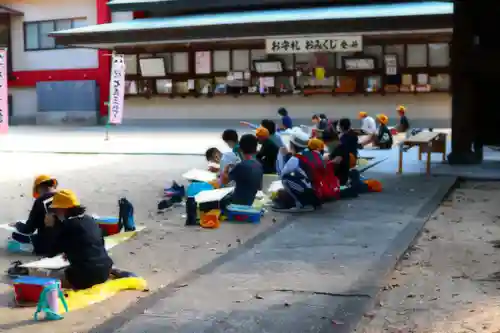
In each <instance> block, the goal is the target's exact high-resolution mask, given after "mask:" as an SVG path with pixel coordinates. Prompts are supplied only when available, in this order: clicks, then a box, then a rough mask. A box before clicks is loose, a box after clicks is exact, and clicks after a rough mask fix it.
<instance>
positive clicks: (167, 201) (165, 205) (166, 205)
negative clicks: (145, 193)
mask: <svg viewBox="0 0 500 333" xmlns="http://www.w3.org/2000/svg"><path fill="white" fill-rule="evenodd" d="M172 201H173V200H172V199H163V200H162V201H160V202H159V203H158V210H160V211H161V210H164V209H168V208H170V207H172V206H173V205H174V203H173V202H172Z"/></svg>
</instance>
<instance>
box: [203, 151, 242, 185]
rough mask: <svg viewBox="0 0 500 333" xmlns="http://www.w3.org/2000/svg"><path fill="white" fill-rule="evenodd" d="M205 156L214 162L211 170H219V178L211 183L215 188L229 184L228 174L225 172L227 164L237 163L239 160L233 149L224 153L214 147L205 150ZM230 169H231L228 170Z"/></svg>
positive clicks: (208, 160) (210, 167)
mask: <svg viewBox="0 0 500 333" xmlns="http://www.w3.org/2000/svg"><path fill="white" fill-rule="evenodd" d="M205 157H206V159H207V162H209V163H212V164H214V165H218V166H219V167H218V168H216V167H215V166H209V171H212V172H217V173H218V176H217V179H216V180H215V181H213V182H210V184H211V185H212V186H213V187H215V188H220V187H222V186H225V185H227V183H228V175H227V172H226V173H225V172H224V171H225V169H226V166H228V165H236V164H237V163H238V162H239V159H238V157H237V156H236V155H235V153H233V152H232V151H230V152H227V153H224V154H222V153H221V152H220V150H219V149H217V148H215V147H213V148H208V149H207V151H206V152H205ZM228 171H229V170H228Z"/></svg>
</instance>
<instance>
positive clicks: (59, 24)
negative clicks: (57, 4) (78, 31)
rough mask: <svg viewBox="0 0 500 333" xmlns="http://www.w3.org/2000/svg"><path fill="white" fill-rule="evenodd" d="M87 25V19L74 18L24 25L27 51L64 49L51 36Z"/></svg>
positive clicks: (26, 23)
mask: <svg viewBox="0 0 500 333" xmlns="http://www.w3.org/2000/svg"><path fill="white" fill-rule="evenodd" d="M86 25H87V19H86V18H72V19H61V20H51V21H37V22H25V23H24V48H25V50H26V51H38V50H53V49H57V48H62V47H63V46H58V45H56V43H55V41H54V38H52V37H49V34H50V33H51V32H54V31H61V30H68V29H73V28H80V27H84V26H86Z"/></svg>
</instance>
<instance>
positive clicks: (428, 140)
mask: <svg viewBox="0 0 500 333" xmlns="http://www.w3.org/2000/svg"><path fill="white" fill-rule="evenodd" d="M446 138H447V134H446V133H438V132H420V133H418V134H416V135H413V136H411V137H409V138H407V139H405V140H404V141H403V142H401V144H400V147H399V164H398V173H399V174H402V173H403V152H404V151H406V150H408V149H410V148H412V147H415V146H418V160H419V161H421V160H422V154H423V153H427V164H426V173H427V175H430V174H431V153H441V154H443V161H446Z"/></svg>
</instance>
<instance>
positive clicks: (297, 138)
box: [290, 127, 309, 148]
mask: <svg viewBox="0 0 500 333" xmlns="http://www.w3.org/2000/svg"><path fill="white" fill-rule="evenodd" d="M290 142H292V143H293V144H294V145H296V146H297V147H301V148H307V144H308V142H309V135H307V134H306V133H304V131H303V130H302V129H300V128H298V127H297V128H295V127H294V128H293V129H292V132H291V133H290Z"/></svg>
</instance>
